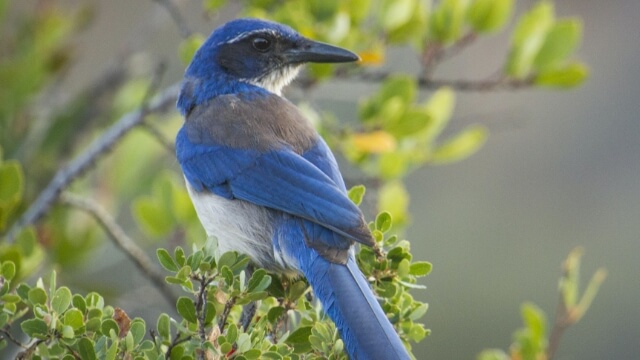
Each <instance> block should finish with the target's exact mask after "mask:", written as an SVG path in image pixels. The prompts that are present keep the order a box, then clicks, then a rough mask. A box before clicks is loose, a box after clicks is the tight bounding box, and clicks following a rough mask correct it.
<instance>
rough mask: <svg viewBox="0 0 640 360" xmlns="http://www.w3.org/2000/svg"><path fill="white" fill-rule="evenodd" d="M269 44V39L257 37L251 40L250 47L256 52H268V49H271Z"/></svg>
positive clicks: (270, 42)
mask: <svg viewBox="0 0 640 360" xmlns="http://www.w3.org/2000/svg"><path fill="white" fill-rule="evenodd" d="M271 44H272V41H271V39H268V38H265V37H261V36H259V37H255V38H253V39H251V45H252V46H253V48H254V49H256V50H258V51H268V50H269V49H271Z"/></svg>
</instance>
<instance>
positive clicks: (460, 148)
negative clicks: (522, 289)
mask: <svg viewBox="0 0 640 360" xmlns="http://www.w3.org/2000/svg"><path fill="white" fill-rule="evenodd" d="M487 136H488V132H487V129H486V128H485V127H484V126H481V125H472V126H469V127H467V128H466V129H464V130H463V131H461V132H460V133H459V134H457V135H456V136H454V137H453V138H452V139H448V140H447V141H445V143H444V144H442V145H440V146H439V147H437V148H436V149H435V150H434V151H433V153H432V154H431V161H432V163H434V164H447V163H452V162H456V161H460V160H462V159H465V158H467V157H469V156H471V155H472V154H473V153H475V152H476V151H478V149H480V148H481V147H482V145H483V144H484V143H485V141H486V140H487Z"/></svg>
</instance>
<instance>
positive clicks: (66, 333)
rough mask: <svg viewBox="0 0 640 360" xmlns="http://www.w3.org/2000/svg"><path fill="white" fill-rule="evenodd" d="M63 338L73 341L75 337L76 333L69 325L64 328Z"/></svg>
mask: <svg viewBox="0 0 640 360" xmlns="http://www.w3.org/2000/svg"><path fill="white" fill-rule="evenodd" d="M61 333H62V337H63V338H65V339H73V338H74V337H75V335H76V334H75V332H74V331H73V328H72V327H71V326H69V325H64V326H63V327H62V331H61Z"/></svg>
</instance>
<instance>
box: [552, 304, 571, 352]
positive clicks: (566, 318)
mask: <svg viewBox="0 0 640 360" xmlns="http://www.w3.org/2000/svg"><path fill="white" fill-rule="evenodd" d="M572 323H573V322H572V321H571V315H570V313H569V311H568V309H567V307H566V306H565V304H564V300H563V299H562V296H560V301H558V309H557V311H556V319H555V321H554V324H553V328H552V329H551V334H550V335H549V346H548V347H547V360H552V359H553V357H554V356H555V354H556V351H557V350H558V346H559V345H560V338H561V337H562V334H564V331H565V330H566V329H567V328H568V327H569V326H571V324H572Z"/></svg>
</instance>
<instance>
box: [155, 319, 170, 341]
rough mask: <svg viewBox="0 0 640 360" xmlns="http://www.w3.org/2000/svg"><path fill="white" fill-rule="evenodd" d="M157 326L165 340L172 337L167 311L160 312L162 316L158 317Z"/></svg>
mask: <svg viewBox="0 0 640 360" xmlns="http://www.w3.org/2000/svg"><path fill="white" fill-rule="evenodd" d="M156 328H157V329H158V334H159V335H160V336H161V337H162V338H163V339H164V340H170V339H171V327H170V320H169V315H167V314H165V313H162V314H160V316H159V317H158V322H157V324H156Z"/></svg>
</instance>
